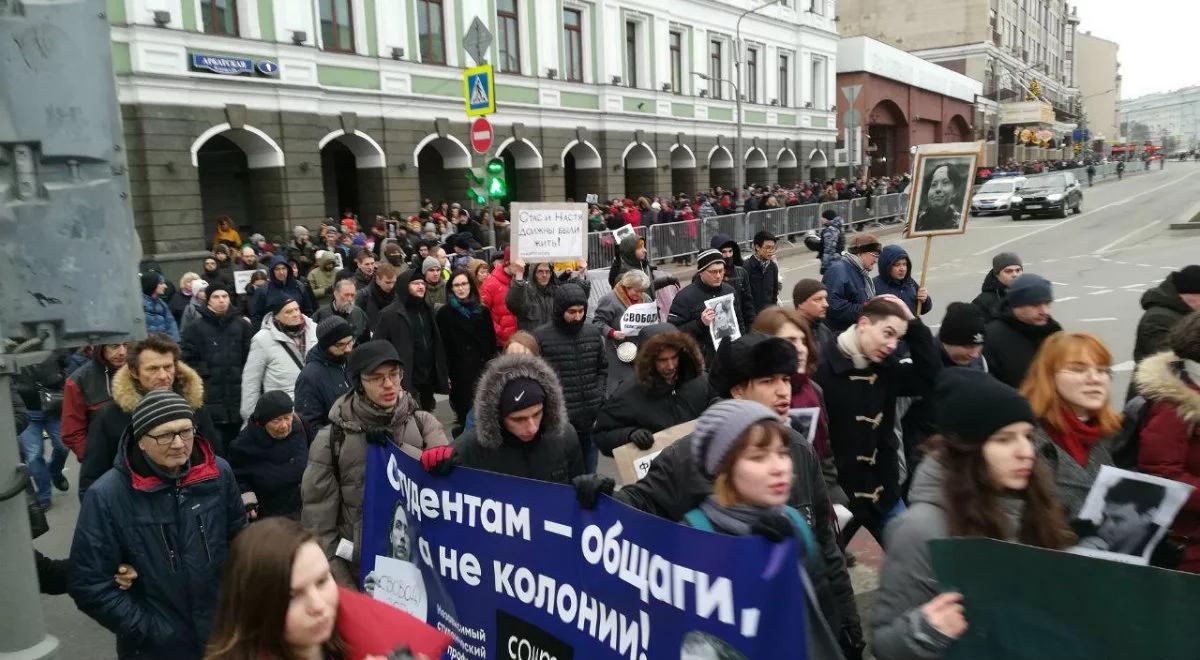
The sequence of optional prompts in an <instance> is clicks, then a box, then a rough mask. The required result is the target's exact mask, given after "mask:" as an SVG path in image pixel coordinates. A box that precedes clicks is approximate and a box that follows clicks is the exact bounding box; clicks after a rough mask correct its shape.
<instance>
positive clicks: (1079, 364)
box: [1021, 332, 1121, 518]
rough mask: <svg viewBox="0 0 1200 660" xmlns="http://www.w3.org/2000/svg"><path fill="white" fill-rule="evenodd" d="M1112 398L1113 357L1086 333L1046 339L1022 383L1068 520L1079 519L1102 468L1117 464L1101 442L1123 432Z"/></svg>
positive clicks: (1036, 441) (1040, 446) (1038, 443)
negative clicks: (1110, 401)
mask: <svg viewBox="0 0 1200 660" xmlns="http://www.w3.org/2000/svg"><path fill="white" fill-rule="evenodd" d="M1111 393H1112V354H1111V353H1109V352H1108V349H1107V348H1105V346H1104V344H1103V343H1102V342H1101V341H1100V340H1099V339H1097V338H1096V337H1095V336H1093V335H1089V334H1087V333H1082V332H1075V333H1067V332H1059V333H1056V334H1054V335H1051V336H1050V337H1049V338H1047V339H1046V340H1045V342H1043V343H1042V347H1041V349H1040V350H1039V351H1038V354H1037V357H1035V358H1034V360H1033V364H1031V365H1030V367H1029V372H1028V374H1027V375H1026V376H1025V382H1024V383H1022V384H1021V394H1022V395H1024V396H1025V398H1026V399H1029V403H1030V405H1032V406H1033V412H1034V414H1035V415H1036V416H1037V419H1038V426H1037V430H1036V432H1035V437H1034V444H1035V445H1036V447H1037V451H1038V454H1039V455H1040V456H1042V457H1043V458H1045V459H1046V461H1047V463H1048V464H1049V466H1050V468H1051V470H1052V471H1053V473H1054V481H1055V483H1056V484H1057V486H1058V498H1059V501H1060V502H1062V505H1063V508H1064V509H1065V510H1066V513H1067V517H1068V518H1075V517H1076V516H1078V514H1079V509H1080V508H1082V507H1083V501H1084V499H1085V498H1087V494H1088V490H1090V489H1091V487H1092V483H1093V482H1094V481H1095V480H1096V475H1098V474H1099V473H1100V468H1101V467H1102V466H1104V465H1113V464H1114V463H1113V458H1112V455H1111V454H1109V451H1108V448H1107V446H1106V444H1105V443H1104V442H1102V441H1105V440H1108V439H1109V438H1112V437H1113V436H1114V435H1116V433H1117V432H1118V431H1119V430H1120V429H1121V415H1120V414H1119V413H1117V412H1116V411H1114V410H1113V408H1112V405H1111V404H1110V403H1109V397H1110V395H1111Z"/></svg>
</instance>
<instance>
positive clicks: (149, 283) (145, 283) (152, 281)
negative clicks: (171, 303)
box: [142, 270, 163, 296]
mask: <svg viewBox="0 0 1200 660" xmlns="http://www.w3.org/2000/svg"><path fill="white" fill-rule="evenodd" d="M162 281H163V277H162V275H159V274H158V273H156V272H154V271H152V270H148V271H146V272H144V273H142V293H144V294H146V295H147V296H152V295H154V290H155V289H157V288H158V285H159V284H161V283H162Z"/></svg>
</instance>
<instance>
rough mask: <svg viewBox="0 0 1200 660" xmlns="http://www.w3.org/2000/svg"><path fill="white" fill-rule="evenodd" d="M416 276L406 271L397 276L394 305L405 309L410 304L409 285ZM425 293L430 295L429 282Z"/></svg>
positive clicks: (393, 292)
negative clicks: (406, 304) (405, 305)
mask: <svg viewBox="0 0 1200 660" xmlns="http://www.w3.org/2000/svg"><path fill="white" fill-rule="evenodd" d="M414 275H416V274H415V273H414V272H413V271H411V270H405V271H401V272H400V274H399V275H397V276H396V286H394V287H392V305H396V306H398V307H404V304H405V303H407V302H408V299H409V298H410V297H411V296H409V295H408V283H409V282H412V281H413V277H414ZM372 286H374V284H372ZM425 293H426V294H428V293H429V283H428V282H426V283H425Z"/></svg>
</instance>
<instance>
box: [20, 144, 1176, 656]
mask: <svg viewBox="0 0 1200 660" xmlns="http://www.w3.org/2000/svg"><path fill="white" fill-rule="evenodd" d="M1083 209H1084V212H1083V213H1082V214H1079V215H1071V216H1068V217H1067V218H1066V219H1064V220H1032V219H1027V220H1024V221H1022V222H1013V221H1012V220H1011V219H1009V218H1008V217H1007V216H1003V217H1000V216H997V217H989V218H972V219H971V221H970V223H969V225H968V231H967V233H966V234H965V235H962V236H954V237H942V238H937V239H935V240H934V241H933V244H932V246H931V251H930V257H929V273H928V287H929V290H930V294H931V295H932V296H933V299H934V304H935V306H934V309H933V311H932V312H931V313H930V314H929V315H928V316H927V319H926V321H927V322H928V323H930V324H931V325H936V324H938V323H939V322H940V320H941V315H942V310H943V309H944V308H945V305H946V304H947V303H949V302H951V301H955V300H971V299H972V298H974V297H975V295H976V294H977V293H978V292H979V285H980V283H981V282H982V281H983V277H984V275H985V274H986V272H987V270H988V269H989V268H990V267H991V258H992V255H993V254H995V253H996V252H1000V251H1014V252H1016V253H1017V254H1019V255H1020V256H1021V257H1022V258H1023V259H1024V261H1025V269H1026V271H1028V272H1034V273H1038V274H1040V275H1042V276H1044V277H1046V278H1047V279H1049V280H1051V281H1052V282H1054V283H1055V285H1054V293H1055V296H1056V297H1057V298H1058V300H1057V302H1056V303H1055V306H1054V315H1055V318H1057V319H1058V321H1059V322H1060V323H1062V325H1063V326H1064V327H1065V328H1067V329H1070V330H1081V331H1087V332H1091V333H1094V334H1096V335H1097V336H1099V337H1100V338H1101V339H1102V340H1103V341H1104V342H1105V344H1107V345H1108V347H1109V348H1110V349H1111V350H1112V352H1113V354H1114V356H1115V361H1116V362H1118V363H1122V362H1124V361H1126V360H1129V358H1130V355H1131V353H1132V350H1133V337H1134V328H1135V326H1136V324H1137V319H1138V316H1139V315H1140V313H1141V309H1140V307H1139V305H1138V298H1139V296H1140V295H1141V292H1142V291H1144V290H1145V289H1147V288H1148V287H1151V286H1154V285H1156V284H1158V283H1159V282H1161V281H1162V279H1163V277H1164V276H1165V275H1167V274H1168V273H1169V272H1170V271H1172V270H1175V269H1177V268H1179V267H1181V266H1184V265H1186V264H1188V263H1196V262H1197V261H1200V233H1195V232H1193V233H1184V232H1179V231H1171V230H1168V229H1167V228H1166V227H1167V225H1169V224H1170V223H1172V222H1182V221H1184V220H1186V219H1187V218H1190V217H1191V216H1192V215H1195V214H1196V212H1197V211H1200V164H1195V163H1170V164H1168V166H1167V169H1166V170H1165V171H1163V172H1158V171H1154V172H1151V173H1149V174H1142V175H1139V176H1132V177H1128V178H1127V179H1125V180H1124V181H1117V182H1111V183H1108V182H1106V183H1103V184H1098V185H1097V186H1096V187H1094V188H1090V189H1085V191H1084V204H1083ZM881 238H882V239H883V242H884V243H885V244H887V243H899V244H900V245H902V246H904V248H905V249H906V250H908V252H909V253H910V255H911V257H912V260H913V262H914V263H915V264H916V269H917V271H918V272H919V269H920V265H921V259H922V252H923V250H924V247H925V239H913V240H903V239H902V238H901V237H900V236H899V235H898V234H896V233H894V231H893V232H892V233H890V234H889V233H886V232H885V233H884V234H882V235H881ZM781 269H782V271H783V275H784V277H785V279H786V281H785V284H784V296H783V299H784V300H785V301H786V300H787V299H789V298H790V292H791V288H792V285H794V284H795V283H796V281H798V280H800V279H802V278H805V277H817V263H816V260H815V259H814V258H813V255H812V253H810V252H807V251H804V250H803V248H801V249H800V250H791V251H785V252H784V253H783V256H782V257H781ZM1131 367H1132V365H1131V364H1123V365H1122V364H1119V365H1118V371H1119V373H1118V374H1117V378H1118V380H1117V382H1116V383H1115V386H1114V398H1119V397H1120V394H1118V393H1123V392H1124V389H1125V386H1126V384H1127V383H1128V380H1129V376H1130V374H1129V370H1130V369H1131ZM440 407H441V408H445V407H446V406H445V404H444V403H442V404H441V405H440ZM440 412H442V413H445V412H446V411H444V410H443V411H440ZM439 417H442V418H443V419H444V421H445V422H446V423H447V424H448V423H449V421H450V417H449V416H448V415H446V414H440V415H439ZM601 467H602V470H605V471H607V470H611V469H612V466H611V463H610V462H605V463H602V466H601ZM77 472H78V464H77V463H76V462H75V459H74V458H73V457H72V458H70V459H68V472H67V474H68V477H69V478H70V480H71V482H72V490H71V491H70V492H68V493H58V492H55V499H54V508H53V509H51V511H50V512H49V514H48V516H49V519H50V526H51V529H50V532H49V533H47V534H46V535H45V536H43V537H42V538H39V539H37V540H36V541H35V542H34V545H35V546H36V547H37V548H38V549H39V550H41V551H42V552H43V553H45V554H46V555H47V556H49V557H65V556H66V555H67V554H68V552H69V550H70V545H71V536H72V533H73V529H74V525H75V520H76V517H77V516H78V513H79V501H78V498H77V497H76V493H75V491H74V482H75V477H76V475H77ZM868 552H869V551H868ZM865 563H866V565H860V567H859V568H856V569H855V571H854V581H855V585H856V591H860V592H861V595H862V598H861V599H860V606H861V607H862V608H863V609H864V612H863V614H864V620H866V618H867V617H866V611H865V609H866V607H867V606H868V604H869V602H870V600H871V594H870V592H871V590H873V589H874V588H875V583H876V576H875V571H874V568H873V567H872V566H871V565H870V564H873V563H875V562H865ZM41 606H42V608H43V611H44V612H45V614H46V626H47V629H48V631H49V632H50V634H52V635H55V636H56V637H58V639H59V641H60V644H61V646H60V649H59V657H62V658H73V659H77V660H91V659H103V658H112V657H115V650H114V644H113V637H112V635H111V634H110V633H108V632H107V631H106V630H104V629H103V628H101V627H100V626H99V625H97V624H96V623H95V622H93V621H92V620H91V619H89V618H88V617H86V616H84V615H83V614H81V613H80V612H79V611H78V610H77V609H76V608H75V605H74V603H73V602H72V601H71V599H70V597H68V596H43V597H42V599H41Z"/></svg>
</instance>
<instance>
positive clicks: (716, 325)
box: [704, 293, 742, 348]
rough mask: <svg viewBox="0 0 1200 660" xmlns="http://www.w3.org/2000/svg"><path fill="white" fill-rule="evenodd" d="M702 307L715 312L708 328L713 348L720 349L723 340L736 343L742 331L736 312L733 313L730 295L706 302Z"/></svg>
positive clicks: (731, 296) (731, 295)
mask: <svg viewBox="0 0 1200 660" xmlns="http://www.w3.org/2000/svg"><path fill="white" fill-rule="evenodd" d="M704 306H705V307H706V308H707V309H711V310H713V311H715V312H716V317H715V318H714V319H713V322H712V324H711V325H709V326H708V330H709V332H710V333H711V334H712V341H713V346H714V347H715V348H720V346H721V342H722V341H724V340H725V339H729V341H737V340H738V338H739V337H741V336H742V331H741V329H740V328H739V327H738V318H737V312H736V311H734V301H733V294H732V293H730V294H727V295H724V296H717V297H716V298H712V299H710V300H706V301H704Z"/></svg>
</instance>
